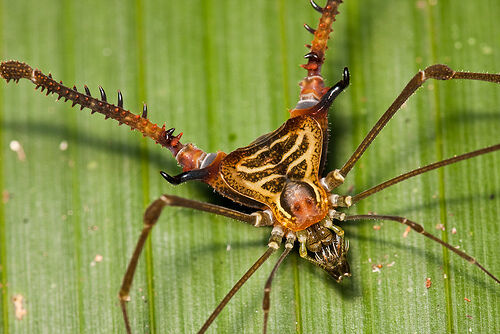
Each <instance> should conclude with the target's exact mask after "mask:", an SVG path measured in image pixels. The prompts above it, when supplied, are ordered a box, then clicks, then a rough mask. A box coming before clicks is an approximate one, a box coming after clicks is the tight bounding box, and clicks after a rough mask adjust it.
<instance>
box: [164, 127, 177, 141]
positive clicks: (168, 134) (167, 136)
mask: <svg viewBox="0 0 500 334" xmlns="http://www.w3.org/2000/svg"><path fill="white" fill-rule="evenodd" d="M174 131H175V128H170V129H168V130H167V131H165V138H167V139H170V137H172V134H173V133H174Z"/></svg>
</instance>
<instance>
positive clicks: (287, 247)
mask: <svg viewBox="0 0 500 334" xmlns="http://www.w3.org/2000/svg"><path fill="white" fill-rule="evenodd" d="M292 248H293V241H292V242H291V243H289V242H287V243H286V244H285V250H284V251H283V253H282V254H281V256H280V258H279V259H278V261H277V262H276V264H275V265H274V267H273V270H272V271H271V273H270V274H269V278H268V279H267V281H266V285H265V287H264V299H263V300H262V310H263V311H264V325H263V327H262V333H264V334H266V333H267V319H268V318H269V309H270V308H271V300H270V295H271V284H272V283H273V278H274V275H275V274H276V271H278V268H279V266H280V265H281V263H282V262H283V260H284V259H285V258H286V257H287V256H288V254H290V251H291V250H292Z"/></svg>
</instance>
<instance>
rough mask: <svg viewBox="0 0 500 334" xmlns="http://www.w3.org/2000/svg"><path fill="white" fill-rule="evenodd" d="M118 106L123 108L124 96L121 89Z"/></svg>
mask: <svg viewBox="0 0 500 334" xmlns="http://www.w3.org/2000/svg"><path fill="white" fill-rule="evenodd" d="M118 107H120V108H123V96H122V92H120V91H118Z"/></svg>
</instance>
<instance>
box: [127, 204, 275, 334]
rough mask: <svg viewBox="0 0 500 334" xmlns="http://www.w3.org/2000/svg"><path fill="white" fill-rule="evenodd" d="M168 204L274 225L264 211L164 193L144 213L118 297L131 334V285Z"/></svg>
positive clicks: (252, 222) (261, 224)
mask: <svg viewBox="0 0 500 334" xmlns="http://www.w3.org/2000/svg"><path fill="white" fill-rule="evenodd" d="M166 206H177V207H183V208H190V209H195V210H200V211H205V212H210V213H214V214H217V215H220V216H225V217H229V218H233V219H235V220H239V221H242V222H244V223H247V224H250V225H253V226H269V225H272V222H271V219H270V217H269V216H268V215H266V214H264V213H262V212H255V213H254V214H251V215H248V214H245V213H241V212H238V211H235V210H231V209H227V208H224V207H221V206H218V205H214V204H209V203H203V202H198V201H193V200H189V199H186V198H182V197H177V196H171V195H162V196H161V197H160V198H158V199H157V200H155V201H154V202H153V203H151V205H150V206H149V207H148V208H147V209H146V212H145V213H144V227H143V229H142V232H141V235H140V236H139V240H138V241H137V244H136V246H135V249H134V253H133V254H132V257H131V258H130V262H129V264H128V266H127V271H126V272H125V275H124V276H123V281H122V285H121V288H120V292H119V294H118V298H119V299H120V306H121V309H122V312H123V319H124V321H125V327H126V329H127V333H129V334H130V333H132V330H131V328H130V322H129V319H128V313H127V302H128V301H129V300H130V296H129V293H130V287H131V285H132V281H133V279H134V274H135V270H136V268H137V262H138V261H139V256H140V255H141V252H142V249H143V247H144V243H145V242H146V240H147V238H148V236H149V233H150V232H151V229H152V228H153V226H154V225H155V224H156V222H157V221H158V218H159V217H160V214H161V212H162V211H163V208H165V207H166ZM269 255H270V254H269Z"/></svg>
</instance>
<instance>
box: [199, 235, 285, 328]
mask: <svg viewBox="0 0 500 334" xmlns="http://www.w3.org/2000/svg"><path fill="white" fill-rule="evenodd" d="M283 234H284V233H283V229H282V228H281V227H279V226H278V227H275V228H273V231H272V232H271V238H269V243H268V244H267V245H268V247H269V248H268V249H267V250H266V252H265V253H264V254H263V255H262V256H261V257H260V258H259V259H258V260H257V261H256V262H255V263H254V264H253V265H252V266H251V267H250V269H248V270H247V272H246V273H245V274H243V276H242V277H241V278H240V279H239V281H238V282H236V284H235V285H234V286H233V287H232V288H231V290H229V292H228V293H227V294H226V296H225V297H224V298H223V299H222V301H221V302H220V303H219V305H217V307H216V308H215V310H214V311H213V312H212V314H210V316H209V317H208V319H207V321H205V323H204V324H203V326H202V327H201V329H200V330H199V331H198V334H203V333H205V332H206V331H207V329H208V327H210V325H211V324H212V322H213V321H214V320H215V318H217V316H218V315H219V313H220V312H221V311H222V309H223V308H224V307H225V306H226V305H227V303H228V302H229V301H230V300H231V298H233V296H234V295H235V294H236V292H238V290H239V289H240V288H241V287H242V286H243V284H245V282H246V281H247V280H248V279H249V278H250V277H251V276H252V275H253V274H254V273H255V272H256V271H257V269H259V267H260V266H261V265H262V264H263V263H264V262H266V260H267V259H268V258H269V257H270V256H271V254H272V253H274V251H275V250H277V249H278V248H279V247H280V245H281V241H282V238H283ZM289 240H290V239H289V238H288V237H287V245H288V243H289ZM292 244H293V241H292ZM287 248H288V247H287Z"/></svg>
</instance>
